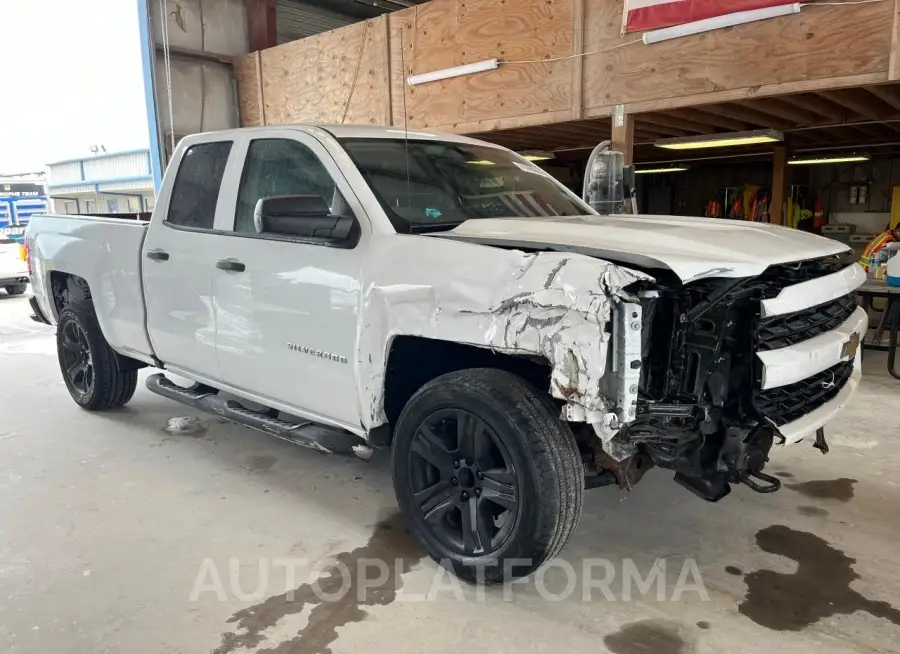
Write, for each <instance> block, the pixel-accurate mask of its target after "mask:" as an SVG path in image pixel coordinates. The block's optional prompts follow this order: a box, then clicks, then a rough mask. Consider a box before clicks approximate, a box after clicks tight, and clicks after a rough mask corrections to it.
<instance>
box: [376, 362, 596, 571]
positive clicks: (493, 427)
mask: <svg viewBox="0 0 900 654" xmlns="http://www.w3.org/2000/svg"><path fill="white" fill-rule="evenodd" d="M461 434H463V435H465V436H461ZM470 453H471V456H469V454H470ZM448 460H449V461H448ZM391 469H392V475H393V480H394V490H395V492H396V494H397V501H398V503H399V505H400V510H401V511H402V513H403V514H404V517H405V518H406V520H407V522H408V524H409V527H410V531H411V532H412V533H413V534H414V535H415V537H416V538H417V539H418V540H419V541H420V542H421V544H422V546H423V547H424V548H425V550H426V551H427V552H428V554H429V556H431V557H432V558H433V559H435V560H436V561H438V563H440V564H442V565H444V566H445V567H448V568H450V569H451V570H452V571H453V572H454V573H455V574H456V575H457V576H458V577H460V578H461V579H463V580H465V581H469V582H476V583H485V584H491V583H497V582H502V581H509V580H511V579H512V578H515V577H522V576H526V575H528V574H530V573H531V572H533V571H534V570H536V569H537V568H539V567H540V566H541V565H542V564H543V563H545V562H546V561H547V560H549V559H551V558H553V557H555V556H556V555H557V554H558V553H559V552H560V551H561V550H562V548H563V546H564V545H565V544H566V542H568V540H569V538H570V537H571V536H572V534H573V533H574V531H575V527H576V526H577V524H578V520H579V518H580V516H581V507H582V502H583V497H584V469H583V467H582V463H581V456H580V454H579V451H578V446H577V444H576V442H575V438H574V436H573V435H572V432H571V430H570V429H569V426H568V425H567V424H566V423H565V422H563V421H561V420H560V419H559V417H558V416H557V415H554V408H553V405H552V404H551V403H550V402H548V401H546V398H544V397H543V396H542V395H541V394H540V393H539V392H538V391H537V390H535V389H534V388H533V387H532V386H530V385H529V384H528V383H527V382H526V381H525V380H523V379H522V378H520V377H517V376H515V375H513V374H511V373H508V372H506V371H503V370H495V369H487V368H477V369H470V370H462V371H458V372H452V373H449V374H446V375H443V376H441V377H438V378H436V379H434V380H432V381H430V382H429V383H427V384H425V385H424V386H423V387H422V388H421V389H419V391H418V392H416V393H415V395H413V397H412V398H411V399H410V400H409V402H408V403H407V404H406V407H405V408H404V409H403V412H402V413H401V415H400V418H399V420H398V421H397V427H396V430H395V432H394V441H393V446H392V453H391ZM448 478H449V479H448ZM498 511H502V512H501V513H499V515H498ZM473 516H474V517H473ZM464 524H469V525H473V528H472V529H464V528H463V525H464ZM475 525H477V527H475ZM457 532H459V533H457ZM514 560H515V561H514Z"/></svg>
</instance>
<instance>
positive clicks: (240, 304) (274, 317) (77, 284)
mask: <svg viewBox="0 0 900 654" xmlns="http://www.w3.org/2000/svg"><path fill="white" fill-rule="evenodd" d="M27 244H28V247H29V251H30V255H31V258H30V265H31V282H32V285H33V288H34V298H33V299H32V306H33V308H34V309H35V311H36V313H37V314H38V315H39V316H41V317H42V318H43V319H45V320H46V321H48V322H50V323H52V324H56V325H57V341H58V352H59V363H60V368H61V371H62V375H63V378H64V379H65V382H66V384H67V386H68V389H69V392H70V394H71V396H72V398H73V399H74V400H75V401H76V402H77V403H78V404H79V405H81V406H82V407H84V408H86V409H93V410H99V409H110V408H113V407H117V406H120V405H122V404H124V403H126V402H127V401H128V400H129V399H130V398H131V396H132V394H133V393H134V390H135V385H136V382H137V370H138V369H139V368H141V367H145V366H152V367H155V368H160V369H162V370H163V371H166V372H170V373H172V374H174V375H178V376H179V377H183V378H187V379H189V380H192V381H193V382H195V384H194V385H193V386H191V387H185V386H184V385H183V384H182V385H177V384H176V383H174V382H173V381H171V380H170V379H168V378H167V377H165V374H164V373H158V374H154V375H152V376H150V377H149V378H148V380H147V385H148V387H149V388H150V390H152V391H154V392H157V393H161V394H163V395H165V396H167V397H169V398H172V399H174V400H177V401H180V402H183V403H186V404H189V405H192V406H194V407H197V408H201V409H205V410H208V411H212V412H215V413H217V414H219V415H221V416H225V417H227V418H229V419H231V420H234V421H236V422H239V423H242V424H245V425H248V426H251V427H254V428H257V429H260V430H262V431H265V432H268V433H270V434H274V435H277V436H280V437H282V438H286V439H289V440H292V441H295V442H298V443H301V444H305V445H308V446H312V447H315V448H317V449H320V450H325V451H337V450H350V449H353V450H354V451H356V452H358V453H359V452H366V451H369V450H368V448H369V447H371V446H384V445H388V444H389V445H390V446H391V449H392V455H391V456H392V473H393V479H394V486H395V489H396V493H397V499H398V502H399V505H400V508H401V510H402V511H403V513H404V514H405V516H406V518H407V520H408V523H409V525H410V528H411V530H412V531H413V533H414V534H415V535H416V536H417V537H418V538H419V539H420V540H421V542H422V543H423V545H424V546H425V548H426V549H427V551H428V552H429V554H430V555H431V556H433V557H434V558H435V559H438V560H441V561H444V562H449V564H450V565H451V566H452V568H453V569H454V570H455V571H456V573H457V574H458V575H460V576H461V577H463V578H466V579H472V580H481V581H485V582H493V581H498V580H500V579H502V578H503V577H504V575H508V574H510V573H511V574H513V575H521V574H527V573H528V572H530V571H531V570H534V569H535V568H537V567H538V566H539V565H541V563H542V562H544V561H546V560H547V559H548V558H549V557H552V556H555V555H556V553H558V552H559V551H560V549H561V548H562V547H563V545H564V544H565V543H566V541H567V540H568V538H569V537H570V536H571V534H572V532H573V531H574V529H575V526H576V524H577V522H578V517H579V514H580V511H581V507H582V501H583V493H584V489H585V488H586V487H587V488H590V487H595V486H602V485H607V484H615V485H618V486H619V487H621V488H626V489H628V488H631V487H632V486H633V485H634V484H635V483H636V482H637V481H638V480H639V479H640V478H641V476H642V475H643V474H644V472H645V471H646V470H647V469H648V468H650V467H652V466H654V465H656V466H659V467H661V468H666V469H669V470H672V471H674V472H675V479H676V481H677V482H678V483H680V484H681V485H682V486H684V487H686V488H688V489H689V490H691V491H692V492H694V493H696V494H697V495H699V496H701V497H703V498H705V499H707V500H712V501H715V500H718V499H720V498H722V497H724V496H725V495H726V494H727V493H728V492H729V489H730V486H729V484H735V483H739V484H744V485H746V486H748V487H750V488H752V489H753V490H756V491H759V492H769V491H773V490H776V489H777V488H778V486H779V481H778V480H777V479H776V478H774V477H771V476H769V475H766V474H765V473H763V472H762V470H763V466H764V465H765V463H766V461H767V460H768V456H769V453H770V449H771V448H772V447H773V445H782V444H789V443H795V442H797V441H800V440H801V439H804V438H806V439H810V440H812V437H814V436H815V437H816V438H815V442H816V444H817V445H818V446H819V447H820V448H822V449H823V450H825V449H827V446H826V444H825V442H824V437H823V436H824V432H823V430H822V427H823V426H824V425H825V424H826V423H827V422H828V421H830V420H831V419H832V418H833V417H834V416H835V414H836V413H838V412H839V411H840V410H841V408H842V407H843V406H844V405H845V404H846V402H847V401H848V399H849V398H850V396H851V395H852V394H853V392H854V390H855V389H856V387H857V385H858V383H859V374H860V373H859V364H858V361H859V353H858V346H859V340H860V335H861V334H862V333H863V332H864V330H865V328H866V314H865V313H864V312H863V311H862V310H861V309H859V308H857V306H856V304H855V301H854V297H853V291H854V289H855V288H856V287H857V286H858V285H859V284H860V283H861V282H862V281H863V279H864V273H863V270H862V268H860V267H859V266H858V265H856V264H855V263H842V262H841V261H840V260H839V258H838V257H837V255H841V254H843V253H844V251H845V250H846V246H844V245H842V244H840V243H837V242H835V241H832V240H828V239H825V238H820V237H818V236H814V235H812V234H807V233H803V232H799V231H795V230H790V229H784V228H780V227H775V226H769V225H760V224H754V223H748V222H734V221H723V220H711V219H694V218H678V217H669V216H666V217H663V216H599V215H597V214H596V213H595V212H594V211H592V210H591V209H590V207H588V206H587V205H586V204H584V203H583V202H582V201H581V200H580V199H579V198H578V197H577V196H575V195H573V194H572V193H571V192H570V191H568V190H567V189H566V188H565V187H564V186H562V185H561V184H559V183H558V182H556V181H555V180H554V179H553V178H552V177H550V176H549V175H548V174H546V173H545V172H543V171H542V170H541V169H540V168H538V167H537V166H535V165H533V164H532V163H530V162H528V161H526V160H524V159H523V158H521V157H519V156H518V155H516V154H515V153H513V152H510V151H508V150H506V149H503V148H500V147H497V146H494V145H491V144H488V143H483V142H480V141H476V140H473V139H469V138H464V137H459V136H451V135H439V134H432V133H424V132H409V133H408V136H407V135H406V134H405V133H404V132H403V131H402V130H394V129H385V128H368V127H350V126H341V127H304V126H289V127H265V128H253V129H242V130H234V131H227V132H220V133H212V134H201V135H196V136H190V137H187V138H185V139H184V140H183V141H182V142H181V144H180V145H179V146H178V148H177V149H176V151H175V153H174V155H173V158H172V162H171V165H170V166H169V169H168V171H167V173H166V176H165V180H164V182H163V186H162V189H161V190H160V194H159V198H158V202H157V204H156V209H155V210H154V212H153V216H152V218H151V220H150V221H149V224H148V223H146V222H140V221H125V220H115V219H108V218H90V217H78V216H54V215H48V216H39V217H36V218H34V219H33V220H32V221H31V224H30V225H29V227H28V230H27ZM512 559H516V560H517V562H518V563H520V562H521V561H522V560H527V561H528V562H529V563H527V564H523V565H517V567H515V568H514V569H512V570H504V564H505V563H506V562H508V561H511V560H512Z"/></svg>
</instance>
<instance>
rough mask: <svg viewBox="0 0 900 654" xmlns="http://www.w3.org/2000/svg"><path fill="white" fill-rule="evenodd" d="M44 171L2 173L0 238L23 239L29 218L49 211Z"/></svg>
mask: <svg viewBox="0 0 900 654" xmlns="http://www.w3.org/2000/svg"><path fill="white" fill-rule="evenodd" d="M44 181H45V179H44V174H43V173H26V174H22V175H0V238H14V239H16V240H21V239H22V237H23V236H24V234H25V226H26V225H28V220H29V219H30V218H31V216H32V215H34V214H36V213H44V212H45V211H47V190H46V187H45V185H44Z"/></svg>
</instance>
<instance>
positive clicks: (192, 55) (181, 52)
mask: <svg viewBox="0 0 900 654" xmlns="http://www.w3.org/2000/svg"><path fill="white" fill-rule="evenodd" d="M162 51H163V47H162V44H160V43H157V44H156V52H157V53H160V55H161V53H162ZM169 54H171V55H173V56H175V57H184V58H185V59H199V60H200V61H211V62H214V63H218V64H227V65H229V66H233V65H234V57H232V56H231V55H225V54H216V53H215V52H204V51H203V50H194V49H193V48H182V47H180V46H177V45H170V46H169Z"/></svg>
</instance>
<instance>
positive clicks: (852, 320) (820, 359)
mask: <svg viewBox="0 0 900 654" xmlns="http://www.w3.org/2000/svg"><path fill="white" fill-rule="evenodd" d="M868 326H869V317H868V316H867V315H866V312H865V310H864V309H862V308H857V309H856V310H855V311H854V312H853V314H852V315H851V316H850V317H849V318H848V319H847V320H845V321H844V322H843V323H842V324H841V325H839V326H838V327H837V328H835V329H833V330H831V331H829V332H825V333H824V334H819V335H818V336H815V337H813V338H811V339H809V340H807V341H802V342H800V343H796V344H795V345H791V346H790V347H784V348H780V349H778V350H768V351H767V352H757V353H756V356H757V357H759V360H760V362H761V363H762V366H761V383H762V390H768V389H770V388H778V387H780V386H787V385H789V384H793V383H796V382H799V381H801V380H804V379H808V378H809V377H812V376H813V375H816V374H818V373H820V372H822V371H823V370H826V369H827V368H831V367H832V366H834V365H836V364H838V363H840V362H841V361H849V360H850V359H851V358H854V357H855V356H856V353H857V351H858V350H859V348H860V344H861V343H862V339H863V336H865V333H866V329H867V328H868Z"/></svg>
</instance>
